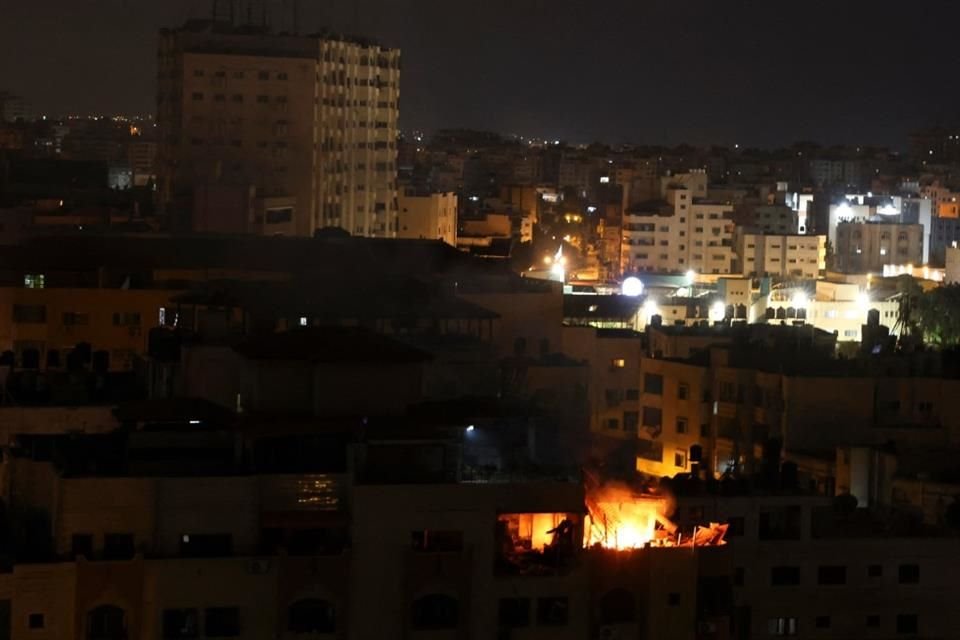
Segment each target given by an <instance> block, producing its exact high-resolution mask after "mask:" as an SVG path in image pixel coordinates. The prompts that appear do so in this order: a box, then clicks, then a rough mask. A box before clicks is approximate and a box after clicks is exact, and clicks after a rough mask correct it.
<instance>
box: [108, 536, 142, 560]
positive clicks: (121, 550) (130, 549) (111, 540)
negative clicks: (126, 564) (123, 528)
mask: <svg viewBox="0 0 960 640" xmlns="http://www.w3.org/2000/svg"><path fill="white" fill-rule="evenodd" d="M135 553H136V549H134V546H133V534H132V533H108V534H106V535H104V536H103V558H104V560H129V559H130V558H132V557H133V556H134V554H135Z"/></svg>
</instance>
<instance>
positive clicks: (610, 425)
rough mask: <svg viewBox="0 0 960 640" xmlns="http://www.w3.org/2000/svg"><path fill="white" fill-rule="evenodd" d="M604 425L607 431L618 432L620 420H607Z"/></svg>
mask: <svg viewBox="0 0 960 640" xmlns="http://www.w3.org/2000/svg"><path fill="white" fill-rule="evenodd" d="M605 424H606V425H607V429H610V430H611V431H619V430H620V420H619V419H618V418H607V421H606V423H605Z"/></svg>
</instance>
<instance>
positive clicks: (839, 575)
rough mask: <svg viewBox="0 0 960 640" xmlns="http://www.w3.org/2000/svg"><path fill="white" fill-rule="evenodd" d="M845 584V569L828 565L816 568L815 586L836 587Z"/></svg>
mask: <svg viewBox="0 0 960 640" xmlns="http://www.w3.org/2000/svg"><path fill="white" fill-rule="evenodd" d="M846 583H847V568H846V567H844V566H840V565H828V566H822V567H818V568H817V584H826V585H837V584H846Z"/></svg>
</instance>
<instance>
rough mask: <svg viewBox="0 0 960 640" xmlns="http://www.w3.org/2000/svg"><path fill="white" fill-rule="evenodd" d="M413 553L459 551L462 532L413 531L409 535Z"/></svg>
mask: <svg viewBox="0 0 960 640" xmlns="http://www.w3.org/2000/svg"><path fill="white" fill-rule="evenodd" d="M410 537H411V545H412V547H413V549H414V550H415V551H426V552H430V551H438V552H440V551H461V550H462V549H463V532H462V531H441V530H436V529H425V530H423V531H414V532H413V533H411V535H410Z"/></svg>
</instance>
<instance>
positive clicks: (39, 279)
mask: <svg viewBox="0 0 960 640" xmlns="http://www.w3.org/2000/svg"><path fill="white" fill-rule="evenodd" d="M45 281H46V277H45V276H44V275H43V274H42V273H28V274H27V275H25V276H23V286H24V287H26V288H27V289H43V286H44V283H45Z"/></svg>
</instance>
